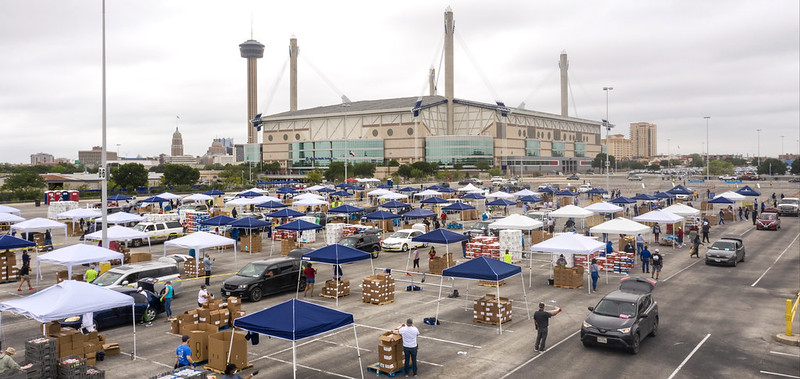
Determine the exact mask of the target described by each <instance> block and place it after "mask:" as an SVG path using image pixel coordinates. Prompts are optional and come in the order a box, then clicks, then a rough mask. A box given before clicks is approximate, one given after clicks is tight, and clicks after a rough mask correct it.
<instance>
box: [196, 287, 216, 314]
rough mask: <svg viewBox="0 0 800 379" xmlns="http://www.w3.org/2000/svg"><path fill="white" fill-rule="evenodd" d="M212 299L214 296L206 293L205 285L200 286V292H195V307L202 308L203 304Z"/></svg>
mask: <svg viewBox="0 0 800 379" xmlns="http://www.w3.org/2000/svg"><path fill="white" fill-rule="evenodd" d="M212 297H214V296H213V295H212V294H210V293H208V289H207V288H206V285H205V284H202V285H200V291H198V292H197V307H198V308H202V307H203V304H205V303H208V301H209V300H211V298H212Z"/></svg>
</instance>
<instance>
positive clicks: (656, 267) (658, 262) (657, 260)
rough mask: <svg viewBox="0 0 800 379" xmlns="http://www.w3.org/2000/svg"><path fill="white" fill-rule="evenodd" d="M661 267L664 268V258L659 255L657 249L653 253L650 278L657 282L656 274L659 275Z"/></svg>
mask: <svg viewBox="0 0 800 379" xmlns="http://www.w3.org/2000/svg"><path fill="white" fill-rule="evenodd" d="M663 266H664V257H663V256H662V255H661V253H660V252H659V251H658V249H656V250H655V252H654V253H653V272H652V273H651V274H650V277H651V278H655V279H656V280H658V274H660V273H661V267H663ZM654 275H655V276H654Z"/></svg>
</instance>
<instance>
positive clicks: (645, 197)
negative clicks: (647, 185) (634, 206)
mask: <svg viewBox="0 0 800 379" xmlns="http://www.w3.org/2000/svg"><path fill="white" fill-rule="evenodd" d="M631 200H637V201H655V200H658V198H657V197H655V196H653V195H649V194H646V193H637V194H636V196H634V197H632V198H631Z"/></svg>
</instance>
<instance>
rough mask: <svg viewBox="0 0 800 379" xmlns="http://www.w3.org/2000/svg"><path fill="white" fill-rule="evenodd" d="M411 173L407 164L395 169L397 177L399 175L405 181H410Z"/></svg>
mask: <svg viewBox="0 0 800 379" xmlns="http://www.w3.org/2000/svg"><path fill="white" fill-rule="evenodd" d="M411 171H412V168H411V166H410V165H407V164H402V165H400V166H399V167H397V175H400V176H401V177H403V178H405V179H410V178H411V177H412V176H413V174H412V173H411Z"/></svg>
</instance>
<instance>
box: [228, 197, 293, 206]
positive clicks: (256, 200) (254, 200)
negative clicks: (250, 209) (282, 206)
mask: <svg viewBox="0 0 800 379" xmlns="http://www.w3.org/2000/svg"><path fill="white" fill-rule="evenodd" d="M268 201H277V202H280V201H281V200H280V199H278V198H277V197H273V196H258V197H250V198H247V197H237V198H235V199H233V200H231V201H229V202H227V203H225V206H231V207H240V206H244V205H257V204H263V203H266V202H268Z"/></svg>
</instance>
